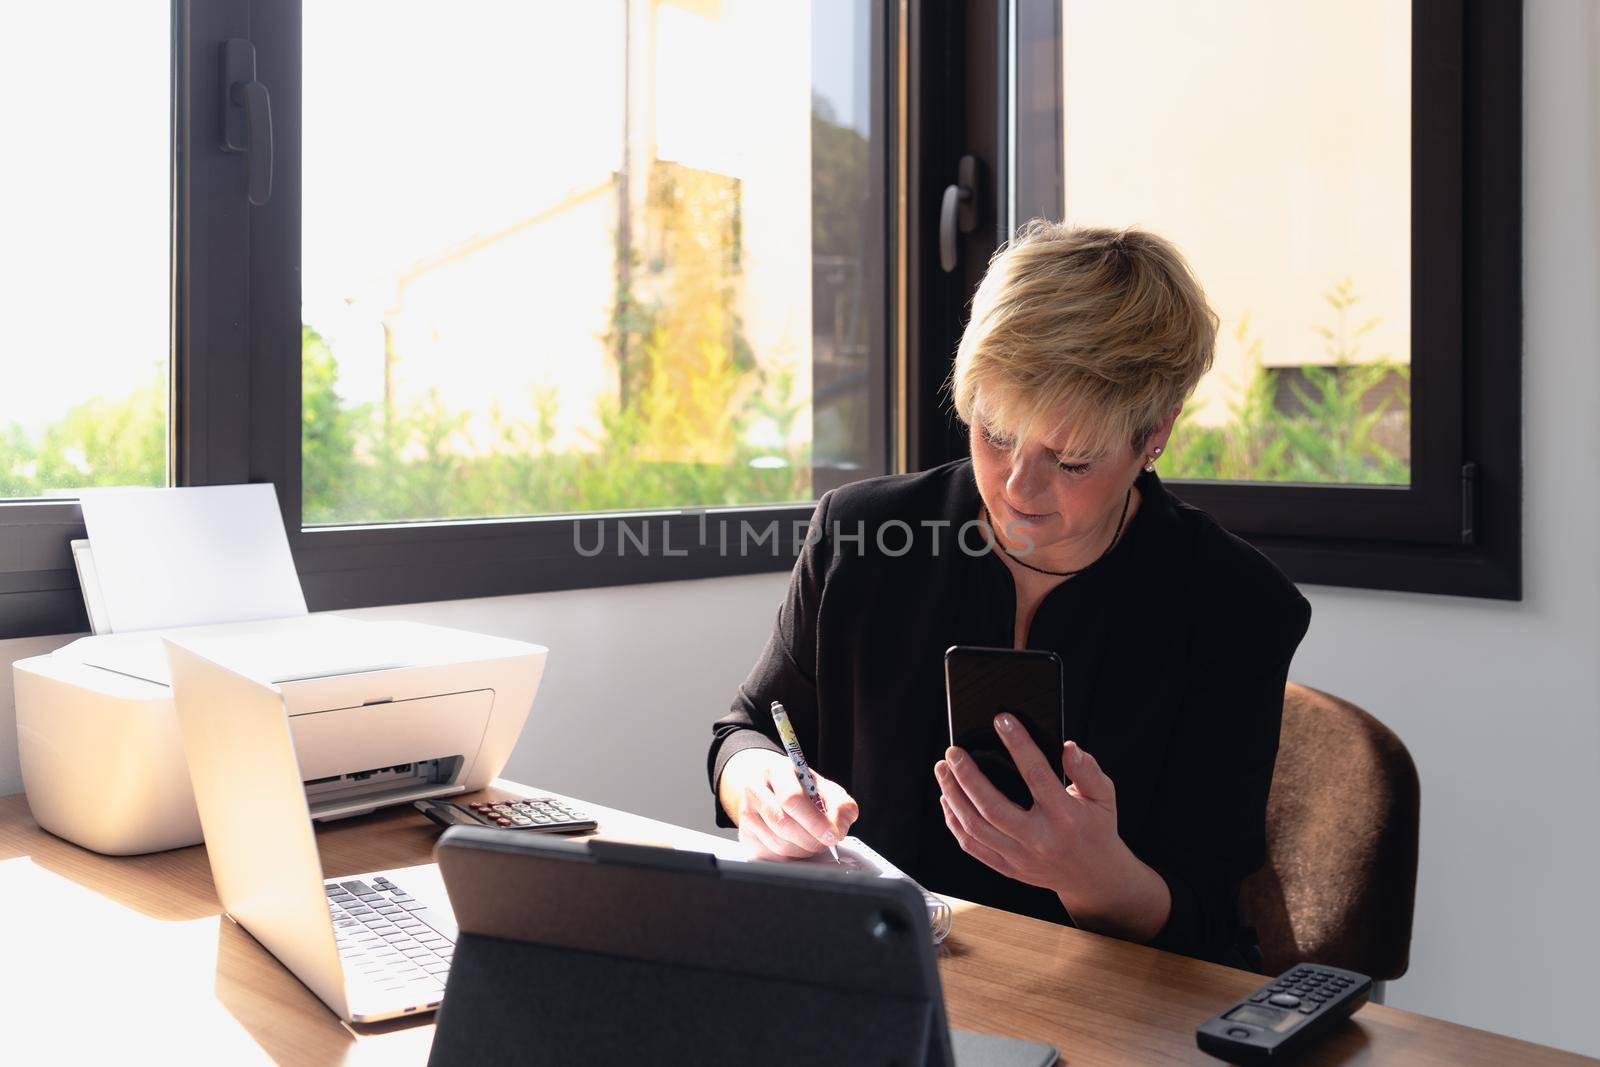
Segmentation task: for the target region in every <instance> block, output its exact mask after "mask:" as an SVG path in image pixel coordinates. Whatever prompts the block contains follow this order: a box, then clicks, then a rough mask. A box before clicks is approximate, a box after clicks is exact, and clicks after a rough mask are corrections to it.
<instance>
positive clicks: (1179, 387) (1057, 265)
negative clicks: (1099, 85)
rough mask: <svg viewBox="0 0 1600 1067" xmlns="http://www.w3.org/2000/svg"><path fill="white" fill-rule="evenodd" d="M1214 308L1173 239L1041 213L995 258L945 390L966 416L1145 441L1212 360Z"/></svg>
mask: <svg viewBox="0 0 1600 1067" xmlns="http://www.w3.org/2000/svg"><path fill="white" fill-rule="evenodd" d="M1216 335H1217V316H1216V313H1215V312H1214V311H1212V309H1211V307H1210V305H1209V304H1208V303H1207V302H1206V296H1205V293H1204V291H1202V290H1201V288H1200V283H1199V281H1197V280H1196V279H1195V276H1194V272H1193V271H1192V270H1190V268H1189V264H1188V263H1187V262H1185V261H1184V258H1183V256H1182V254H1181V253H1179V251H1178V250H1177V249H1176V248H1174V247H1173V245H1172V244H1171V242H1169V241H1167V240H1165V239H1163V238H1161V237H1157V236H1156V235H1155V234H1153V233H1148V232H1146V231H1144V230H1138V229H1126V230H1109V229H1096V228H1088V227H1074V226H1068V225H1066V224H1064V223H1056V222H1048V221H1045V220H1043V219H1035V220H1033V221H1032V222H1030V223H1028V224H1027V226H1025V227H1024V228H1023V230H1022V232H1021V233H1020V234H1018V235H1017V237H1016V238H1015V239H1013V240H1012V241H1011V242H1010V243H1009V244H1007V245H1005V246H1004V247H1003V248H1001V249H1000V250H999V251H997V252H996V253H995V255H994V258H993V259H991V260H990V261H989V270H988V272H987V273H986V274H985V275H984V278H983V282H982V283H981V284H980V285H979V286H978V292H977V295H976V296H975V297H973V301H972V319H971V321H969V322H968V323H967V328H966V331H965V332H964V333H963V334H962V336H961V345H960V347H959V348H958V349H957V351H956V361H955V368H954V370H953V371H952V372H951V376H950V390H951V394H952V396H953V398H954V400H955V406H956V412H957V414H959V415H960V416H961V419H962V421H963V422H965V423H967V424H968V425H969V426H970V425H972V424H973V423H974V422H975V421H979V420H981V421H982V422H983V423H984V424H986V425H988V426H990V427H993V428H994V429H996V430H1000V431H1003V432H1004V433H1005V434H1006V435H1007V436H1011V435H1015V440H1016V442H1017V443H1018V444H1019V445H1020V443H1021V442H1022V441H1023V440H1031V439H1035V438H1040V437H1046V436H1049V435H1052V434H1055V433H1057V432H1061V433H1064V434H1065V437H1066V442H1065V446H1064V448H1063V453H1064V454H1072V455H1075V456H1102V455H1109V454H1112V453H1113V452H1115V451H1116V450H1118V449H1120V448H1122V447H1125V446H1127V445H1129V444H1131V445H1132V447H1133V448H1134V449H1135V450H1139V449H1142V448H1143V447H1144V443H1145V441H1146V440H1148V438H1149V436H1150V434H1151V433H1153V432H1154V431H1155V429H1156V428H1157V427H1158V426H1160V425H1161V423H1162V422H1163V421H1164V420H1165V419H1166V417H1167V414H1168V413H1169V412H1170V411H1172V409H1173V408H1175V407H1177V406H1179V405H1181V404H1182V403H1183V402H1184V401H1185V400H1187V399H1188V397H1189V394H1190V393H1192V392H1193V391H1194V387H1195V385H1196V384H1197V383H1198V382H1199V381H1200V379H1201V377H1202V376H1203V375H1204V374H1205V373H1206V371H1208V370H1210V369H1211V360H1212V355H1213V352H1214V350H1215V346H1216Z"/></svg>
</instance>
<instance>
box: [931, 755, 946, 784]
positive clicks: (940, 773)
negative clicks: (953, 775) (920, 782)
mask: <svg viewBox="0 0 1600 1067" xmlns="http://www.w3.org/2000/svg"><path fill="white" fill-rule="evenodd" d="M933 776H934V777H935V778H937V779H939V781H941V782H942V781H944V780H945V779H946V778H948V777H950V768H949V767H947V766H945V762H944V760H940V761H939V762H938V763H935V764H934V765H933Z"/></svg>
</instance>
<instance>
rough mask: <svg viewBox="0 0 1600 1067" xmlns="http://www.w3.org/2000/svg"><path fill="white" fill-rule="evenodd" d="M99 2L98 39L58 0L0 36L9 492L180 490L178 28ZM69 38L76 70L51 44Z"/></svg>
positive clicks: (5, 483)
mask: <svg viewBox="0 0 1600 1067" xmlns="http://www.w3.org/2000/svg"><path fill="white" fill-rule="evenodd" d="M89 7H90V10H91V11H92V17H91V18H90V19H89V20H88V24H90V25H92V26H93V32H92V33H87V34H86V33H85V32H84V27H85V18H84V15H85V13H86V12H85V10H84V9H83V7H82V6H68V5H48V4H47V5H37V6H36V7H35V8H34V9H33V10H31V11H30V12H29V15H28V18H29V21H30V23H31V25H30V28H29V32H27V33H17V32H7V33H4V34H0V99H3V100H6V101H8V102H10V105H9V106H6V107H5V108H3V109H0V138H3V139H4V141H5V143H6V144H7V145H9V146H11V148H12V153H10V159H11V164H12V165H10V166H8V167H7V168H6V171H7V175H6V196H5V199H4V202H0V235H3V238H0V248H3V251H0V292H4V293H5V294H6V295H7V298H8V299H7V305H8V308H9V309H10V310H9V313H8V314H7V315H6V330H5V337H4V340H0V359H3V361H4V366H5V374H4V386H3V387H0V499H6V498H11V499H18V498H30V497H43V496H48V495H52V494H58V493H60V492H62V491H69V490H73V489H81V488H86V487H89V486H103V485H165V484H166V483H167V393H168V386H169V375H168V368H169V366H170V358H169V341H168V334H169V329H168V322H169V308H170V303H169V299H168V294H169V291H170V288H171V286H170V275H171V272H170V258H171V257H170V247H171V241H172V232H171V231H172V221H171V220H172V213H171V208H170V187H171V182H172V177H171V175H172V162H171V160H172V152H171V126H172V85H171V81H172V57H171V40H172V24H171V19H170V17H169V16H168V12H167V6H166V4H165V3H164V2H159V0H155V2H152V0H144V2H139V3H125V2H119V0H101V2H99V3H95V4H91V5H89ZM18 18H19V13H15V12H13V13H10V14H8V15H7V16H6V21H7V22H14V21H15V20H17V19H18ZM69 40H71V41H76V42H77V50H76V52H75V53H74V58H73V62H72V63H64V62H62V55H61V54H59V53H57V52H53V51H51V50H50V49H48V48H41V47H39V42H41V41H69ZM85 70H93V71H94V72H95V75H94V77H92V78H90V77H85V76H84V71H85ZM111 85H114V86H116V87H117V88H116V91H115V92H114V93H108V92H107V91H106V86H111ZM24 101H31V103H30V104H28V105H27V106H19V105H21V103H22V102H24ZM91 115H92V116H94V120H93V128H92V130H91V129H90V128H89V127H88V126H86V125H85V124H84V119H85V117H86V116H91ZM108 161H115V163H114V166H112V165H110V164H108ZM0 558H4V553H3V552H0Z"/></svg>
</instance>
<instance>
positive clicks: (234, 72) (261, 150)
mask: <svg viewBox="0 0 1600 1067" xmlns="http://www.w3.org/2000/svg"><path fill="white" fill-rule="evenodd" d="M222 150H223V151H224V152H242V153H244V157H245V196H246V197H247V198H248V199H249V201H250V203H252V204H254V205H255V206H257V207H260V206H261V205H262V204H265V203H266V202H267V201H268V200H269V199H270V198H271V197H272V99H271V97H270V96H269V95H268V93H267V87H266V86H265V85H262V84H261V83H260V82H259V81H257V80H256V48H255V45H253V44H251V43H250V42H249V41H247V40H244V39H243V38H241V37H233V38H230V39H229V40H226V41H224V42H222Z"/></svg>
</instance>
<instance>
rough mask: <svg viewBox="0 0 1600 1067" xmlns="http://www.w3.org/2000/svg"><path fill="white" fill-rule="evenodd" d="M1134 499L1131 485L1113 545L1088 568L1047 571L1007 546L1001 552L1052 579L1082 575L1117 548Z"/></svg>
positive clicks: (986, 513) (986, 510) (985, 514)
mask: <svg viewBox="0 0 1600 1067" xmlns="http://www.w3.org/2000/svg"><path fill="white" fill-rule="evenodd" d="M1132 499H1133V486H1131V485H1130V486H1128V491H1127V492H1126V493H1124V494H1122V516H1121V517H1120V518H1118V519H1117V532H1116V533H1114V534H1112V535H1111V543H1110V544H1109V545H1107V546H1106V550H1105V552H1102V553H1100V554H1099V555H1098V556H1096V557H1095V558H1094V562H1093V563H1090V564H1088V565H1087V566H1083V567H1079V568H1078V569H1077V570H1075V571H1047V570H1045V569H1044V568H1043V567H1035V566H1034V565H1033V564H1031V563H1027V562H1024V560H1023V559H1022V557H1021V556H1018V555H1017V554H1016V553H1015V552H1013V551H1011V550H1010V549H1009V548H1007V547H1006V546H1005V545H1001V546H1000V550H1001V551H1002V552H1004V553H1005V554H1006V555H1008V556H1010V557H1011V562H1013V563H1015V564H1016V565H1017V566H1019V567H1026V568H1028V569H1029V570H1030V571H1036V572H1037V573H1039V574H1048V575H1050V576H1051V577H1054V578H1071V577H1072V576H1073V575H1075V574H1082V573H1083V572H1084V571H1086V570H1088V569H1089V568H1090V567H1093V566H1094V565H1095V563H1099V562H1100V561H1101V560H1103V559H1105V558H1106V555H1107V553H1109V552H1110V551H1111V550H1112V549H1113V548H1116V547H1117V542H1118V541H1119V540H1121V539H1122V524H1123V523H1125V522H1127V521H1128V502H1129V501H1130V500H1132ZM983 521H984V522H985V523H986V524H987V523H988V522H989V505H988V504H985V505H983ZM989 529H990V531H991V532H992V531H993V530H994V527H993V526H990V527H989ZM997 543H998V539H997Z"/></svg>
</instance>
